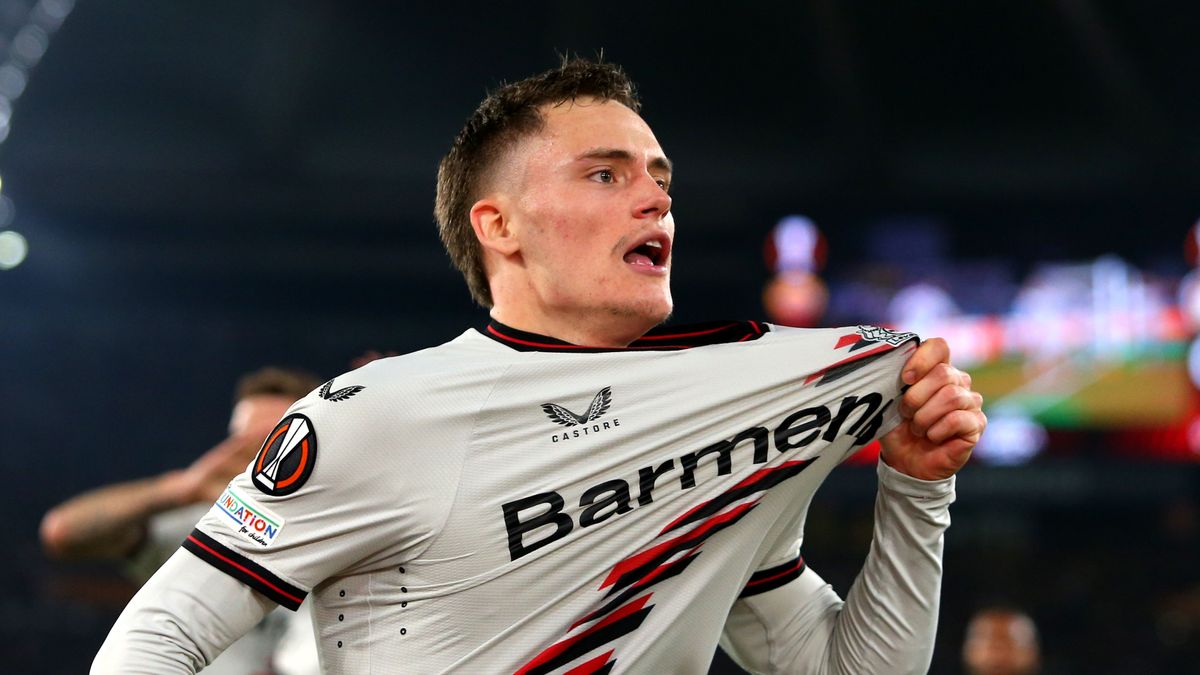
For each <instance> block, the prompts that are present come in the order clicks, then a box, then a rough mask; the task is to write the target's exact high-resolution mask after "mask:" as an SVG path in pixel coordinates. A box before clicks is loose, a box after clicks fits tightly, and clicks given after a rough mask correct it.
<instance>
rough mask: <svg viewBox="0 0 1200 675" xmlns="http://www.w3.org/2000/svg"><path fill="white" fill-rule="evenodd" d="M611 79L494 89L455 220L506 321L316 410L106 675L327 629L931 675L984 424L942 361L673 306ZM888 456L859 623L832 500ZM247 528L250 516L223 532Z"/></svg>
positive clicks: (570, 76)
mask: <svg viewBox="0 0 1200 675" xmlns="http://www.w3.org/2000/svg"><path fill="white" fill-rule="evenodd" d="M638 108H639V105H638V101H637V99H636V97H635V96H634V94H633V88H632V85H631V84H630V82H629V80H628V79H627V78H626V77H625V76H624V74H623V73H622V72H621V71H620V69H619V68H617V67H615V66H613V65H607V64H597V63H592V62H588V61H583V60H572V61H568V62H566V63H564V64H563V65H562V66H561V67H559V68H557V69H554V70H551V71H549V72H546V73H542V74H540V75H537V76H534V77H531V78H528V79H526V80H522V81H520V82H516V83H513V84H509V85H506V86H503V87H501V88H500V89H499V90H497V91H496V92H495V93H493V94H492V95H490V96H489V97H488V98H487V99H486V100H485V101H484V102H483V103H482V104H481V105H480V107H479V108H478V110H476V111H475V113H474V114H473V115H472V116H471V118H470V119H469V120H468V121H467V123H466V126H465V127H464V128H463V130H462V132H461V133H460V134H459V135H458V137H457V138H456V139H455V141H454V143H453V146H452V147H451V149H450V152H449V153H448V154H447V156H446V157H445V158H444V159H443V161H442V164H441V167H440V170H439V175H438V192H437V201H436V208H435V211H436V216H437V219H438V225H439V228H440V231H441V235H442V238H443V242H444V243H445V245H446V248H447V250H448V252H449V253H450V256H451V259H452V260H453V261H454V263H455V264H456V265H457V266H458V267H459V269H460V270H461V271H462V272H463V274H464V276H465V277H466V279H467V284H468V287H469V288H470V290H471V293H472V295H473V296H474V297H475V299H476V300H477V301H478V302H479V303H480V304H481V305H483V306H485V307H489V308H490V310H491V319H492V320H491V323H490V324H488V325H487V326H486V327H485V328H483V329H480V330H475V329H470V330H467V331H466V332H464V333H463V334H462V335H460V336H459V337H458V338H456V339H454V340H452V341H450V342H448V343H445V344H443V345H440V346H438V347H434V348H432V349H426V350H423V351H418V352H415V353H412V354H407V355H404V356H400V357H395V358H388V359H381V360H378V361H375V362H373V363H371V364H369V365H367V366H365V367H363V368H361V369H358V370H355V371H352V372H351V373H348V374H346V375H343V376H340V377H338V378H336V379H335V380H334V382H333V384H332V385H330V386H328V387H325V388H324V389H326V391H324V392H316V393H314V394H311V395H309V396H307V397H306V398H304V399H302V400H301V401H299V402H297V403H296V405H295V406H293V407H292V409H291V410H290V411H289V412H288V414H287V415H286V416H285V417H284V419H283V420H282V421H281V422H280V424H279V425H278V426H277V427H276V429H275V430H274V431H273V432H272V433H271V435H270V436H269V437H268V439H267V442H266V443H265V444H264V446H263V448H262V450H260V452H259V454H258V456H257V457H256V458H255V459H254V461H253V462H252V463H251V466H250V467H249V468H248V470H247V471H246V472H244V473H242V474H240V475H239V476H237V477H236V478H234V480H233V481H232V482H231V483H230V486H229V487H228V488H227V490H226V491H225V493H223V494H222V496H221V497H219V498H218V500H217V503H216V505H214V507H213V509H212V510H211V511H210V512H209V514H208V515H207V516H205V517H204V519H202V520H201V521H200V523H199V524H198V525H197V527H196V529H195V531H193V533H192V534H191V535H190V536H189V537H188V540H187V541H186V543H185V544H184V550H182V551H180V552H178V553H176V554H175V556H173V557H172V558H171V560H169V561H168V562H167V564H166V565H165V566H164V567H163V568H162V569H161V570H160V572H159V573H158V574H157V575H156V576H155V578H154V579H152V580H151V582H150V583H149V584H147V585H146V586H145V587H144V588H143V590H142V591H141V592H140V593H139V594H138V596H137V597H136V598H134V600H133V601H131V603H130V605H129V606H128V607H127V608H126V610H125V612H124V613H123V614H122V616H121V618H120V619H119V620H118V621H117V623H116V625H115V626H114V627H113V630H112V632H111V634H110V635H109V638H108V640H107V641H106V642H105V645H104V646H103V647H102V649H101V651H100V653H99V654H98V655H97V658H96V661H95V666H94V670H95V671H96V672H117V671H119V672H155V673H167V672H191V671H193V670H195V669H197V668H199V667H201V666H202V665H203V664H204V663H205V662H206V661H207V660H209V659H211V658H212V656H213V655H215V654H216V653H218V652H219V651H220V650H221V649H222V647H223V646H224V645H225V644H227V643H228V642H229V641H231V640H233V639H234V638H235V637H236V636H237V635H239V634H240V633H242V632H243V631H245V630H246V629H247V628H248V627H249V626H251V625H253V624H254V622H255V621H257V620H258V619H259V617H261V616H262V615H263V614H264V613H265V612H267V611H269V610H270V609H271V608H272V607H274V606H275V605H276V604H280V605H284V606H286V607H295V606H297V605H298V604H299V603H300V602H301V601H302V600H304V598H305V597H309V596H311V599H310V602H314V601H315V602H314V610H313V611H314V617H315V623H316V626H317V632H318V641H319V649H320V653H321V660H322V666H323V667H324V668H325V669H326V670H328V671H331V672H338V673H344V672H345V673H357V672H409V673H442V672H456V673H457V672H462V673H503V672H510V673H511V672H517V673H572V674H575V675H581V674H585V673H607V672H639V673H696V672H704V671H705V670H706V669H707V668H708V664H709V662H710V660H711V658H712V655H713V652H714V648H715V647H716V645H717V643H718V641H719V642H720V643H721V644H722V645H724V646H725V647H726V649H727V650H728V651H729V652H730V653H731V654H732V655H733V656H734V658H735V659H737V660H738V661H739V662H740V663H741V664H743V665H744V666H745V667H747V668H748V669H750V670H753V671H756V672H803V673H856V674H861V673H908V672H921V671H924V670H925V669H926V668H927V667H928V663H929V659H930V656H931V651H932V643H933V636H934V630H935V627H936V622H937V610H938V593H939V584H940V578H941V550H942V536H943V531H944V530H945V528H946V527H947V526H948V524H949V515H948V505H949V503H950V502H951V501H952V499H953V496H954V479H953V476H954V474H955V473H956V472H957V470H958V469H959V468H960V467H961V466H962V465H963V463H965V462H966V460H967V457H968V455H969V453H970V450H971V448H972V447H973V446H974V444H975V443H976V442H977V441H978V439H979V436H980V434H981V433H982V431H983V428H984V425H985V419H984V416H983V413H982V412H981V409H980V406H981V399H980V397H979V396H978V394H976V393H974V392H972V391H971V389H970V379H969V378H968V377H967V376H966V375H965V374H964V373H961V372H960V371H958V370H956V369H955V368H953V367H952V366H950V365H949V353H948V350H947V348H946V344H945V342H943V341H941V340H936V339H935V340H929V341H926V342H925V343H923V344H921V345H920V346H919V347H918V346H917V339H916V337H915V336H914V335H911V334H906V333H894V332H891V331H887V330H883V329H878V328H871V327H855V328H846V329H828V330H798V329H787V328H781V327H776V326H770V325H766V324H762V323H758V322H755V321H742V322H737V321H728V322H723V321H718V322H711V323H708V324H703V325H699V326H690V327H682V328H681V327H675V328H659V329H654V328H653V327H654V326H656V325H657V324H659V323H660V322H662V321H663V320H664V319H665V318H666V317H667V315H668V314H669V313H670V311H671V306H672V305H671V292H670V284H669V279H670V271H671V249H672V246H673V244H674V237H675V224H674V221H673V218H672V215H671V196H670V183H671V175H672V164H671V162H670V161H669V160H668V159H667V157H666V155H665V153H664V152H663V150H662V148H661V147H660V146H659V143H658V141H657V140H656V139H655V137H654V134H653V133H652V132H651V130H650V128H649V126H648V125H647V124H646V122H645V121H644V120H643V119H642V118H641V117H640V116H639V114H638ZM880 436H882V438H883V452H882V458H883V460H882V461H881V463H880V464H879V477H880V487H879V495H878V499H877V503H876V522H875V533H874V538H873V541H872V546H871V550H870V553H869V554H868V556H867V559H866V561H865V563H864V566H863V570H862V572H861V574H860V575H859V578H858V579H857V580H856V582H855V583H854V585H853V587H852V588H851V589H850V591H849V594H848V596H847V598H846V599H845V600H844V601H843V600H842V599H840V598H839V597H838V596H837V595H836V594H835V593H834V592H833V590H832V589H831V588H830V587H829V586H828V585H826V584H825V583H824V582H823V581H822V580H821V578H820V577H819V576H817V574H816V572H814V571H813V570H811V569H807V567H806V565H805V563H804V560H803V558H802V557H801V555H800V544H801V537H802V531H803V526H804V519H805V514H806V511H807V507H808V504H809V502H810V500H811V498H812V494H813V492H814V490H815V489H816V488H817V487H818V486H819V485H820V483H821V482H822V480H823V479H824V477H825V476H826V475H828V473H829V472H830V471H831V470H832V469H833V468H834V467H835V466H836V465H837V464H838V463H839V462H841V461H842V460H843V459H844V458H845V457H847V456H848V455H849V454H851V453H852V452H854V450H855V449H857V448H858V447H859V446H861V445H863V444H866V443H868V442H870V441H871V440H873V439H875V438H878V437H880ZM235 513H236V514H239V515H237V516H234V515H233V514H235Z"/></svg>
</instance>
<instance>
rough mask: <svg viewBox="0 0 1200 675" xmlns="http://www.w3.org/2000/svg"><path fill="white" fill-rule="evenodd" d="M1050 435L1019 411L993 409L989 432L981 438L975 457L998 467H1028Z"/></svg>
mask: <svg viewBox="0 0 1200 675" xmlns="http://www.w3.org/2000/svg"><path fill="white" fill-rule="evenodd" d="M1049 440H1050V435H1049V434H1048V433H1047V432H1046V429H1045V428H1044V427H1043V426H1042V425H1040V424H1038V423H1037V422H1036V421H1034V419H1033V418H1032V417H1029V416H1028V415H1024V414H1022V413H1021V412H1020V411H1004V410H999V411H997V410H993V411H991V412H990V413H989V416H988V429H987V433H986V434H984V435H983V437H982V438H980V439H979V445H977V446H976V447H975V450H974V452H972V457H974V458H975V459H977V460H979V461H982V462H984V463H985V464H994V465H999V466H1016V465H1019V464H1025V463H1027V462H1029V460H1031V459H1033V458H1034V457H1036V456H1037V455H1038V453H1040V452H1041V451H1042V450H1043V449H1045V447H1046V444H1047V442H1049Z"/></svg>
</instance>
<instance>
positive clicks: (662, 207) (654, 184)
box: [635, 173, 671, 218]
mask: <svg viewBox="0 0 1200 675" xmlns="http://www.w3.org/2000/svg"><path fill="white" fill-rule="evenodd" d="M635 211H636V214H635V215H637V217H639V218H663V217H665V216H666V215H667V214H668V213H670V211H671V195H669V194H667V191H666V190H664V189H662V186H660V185H659V184H658V179H657V178H655V177H654V176H652V175H650V174H649V173H643V174H642V175H641V176H639V178H638V200H637V206H636V208H635Z"/></svg>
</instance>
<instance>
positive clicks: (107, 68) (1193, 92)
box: [0, 0, 1200, 673]
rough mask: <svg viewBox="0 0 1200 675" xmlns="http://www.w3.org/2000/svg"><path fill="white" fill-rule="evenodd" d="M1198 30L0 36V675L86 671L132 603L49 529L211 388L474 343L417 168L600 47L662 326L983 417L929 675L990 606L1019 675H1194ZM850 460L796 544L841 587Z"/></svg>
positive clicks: (450, 11) (427, 174) (449, 19)
mask: <svg viewBox="0 0 1200 675" xmlns="http://www.w3.org/2000/svg"><path fill="white" fill-rule="evenodd" d="M518 7H519V8H518ZM1198 29H1200V10H1198V8H1197V6H1196V5H1195V4H1194V3H1188V2H1177V3H1171V2H1164V3H1138V2H1108V1H1100V0H1056V1H1055V0H1044V1H1039V2H1033V1H1009V2H973V3H960V2H919V3H918V2H886V3H885V2H863V3H843V2H837V1H836V0H803V1H801V2H794V3H788V4H786V5H779V6H775V5H768V4H765V3H764V4H761V5H754V6H743V7H738V8H737V9H734V8H733V6H732V5H725V6H722V7H720V8H718V7H715V6H714V7H708V6H706V5H700V4H695V3H690V4H689V3H681V4H678V5H672V4H669V3H647V4H644V5H613V4H576V3H539V2H528V3H521V4H520V5H519V6H517V5H513V6H511V7H506V6H502V3H486V4H483V3H480V4H466V5H458V4H454V3H440V4H436V5H433V4H431V5H429V6H410V5H407V4H406V5H405V6H403V7H402V6H401V4H400V3H378V4H375V3H336V2H332V1H329V2H315V1H314V2H299V1H294V2H285V1H283V0H259V1H257V2H226V1H224V0H220V1H218V0H210V1H209V2H205V3H163V2H151V1H150V0H143V1H140V2H138V1H112V2H94V1H92V2H89V1H85V0H79V1H78V2H74V1H72V0H38V1H35V0H0V139H2V143H0V179H2V183H0V368H2V376H0V468H2V470H3V472H4V475H7V476H8V479H7V480H6V488H5V489H4V490H3V502H2V504H0V505H2V507H3V510H4V513H6V514H7V515H6V517H5V521H6V523H5V531H6V532H7V533H8V535H7V537H6V538H7V540H8V542H9V543H8V545H7V549H6V555H4V556H3V558H2V559H0V571H2V578H4V579H7V583H6V588H7V590H6V591H5V592H4V593H3V594H2V596H0V630H2V631H3V634H4V635H6V636H8V638H7V639H6V640H4V642H3V644H2V645H0V670H4V671H5V672H45V673H76V672H83V671H84V670H85V669H86V668H87V665H88V664H89V663H90V660H91V657H92V655H93V654H94V651H95V649H96V648H97V647H98V646H99V644H100V642H101V641H102V640H103V637H104V635H105V634H106V633H107V630H108V628H109V626H110V625H111V623H112V621H113V620H114V619H115V617H116V615H117V614H118V613H119V611H120V609H121V607H122V606H123V604H124V602H125V600H126V599H127V598H128V597H129V594H130V593H131V588H130V587H129V586H128V584H127V583H126V582H123V581H121V580H120V578H119V577H118V575H116V574H115V572H114V571H113V570H112V569H111V568H110V567H108V566H104V565H84V564H67V563H59V562H53V561H50V560H48V559H47V558H46V557H45V555H44V554H43V553H42V551H41V548H40V546H39V544H38V540H37V526H38V521H39V519H40V518H41V515H42V513H44V512H45V511H46V509H48V508H49V507H51V506H52V505H54V504H56V503H58V502H60V501H62V500H64V499H66V498H67V497H70V496H71V495H73V494H76V493H78V492H80V491H82V490H85V489H88V488H91V487H95V486H97V485H101V484H105V483H111V482H114V481H120V480H127V479H130V478H134V477H138V476H145V475H150V474H154V473H157V472H161V471H164V470H167V469H170V468H174V467H180V466H185V465H187V464H188V463H189V462H190V461H192V460H193V459H194V458H195V457H196V456H197V455H198V454H199V453H200V452H202V451H203V450H205V449H206V448H208V447H210V446H212V445H213V444H214V443H216V442H217V441H219V440H220V439H221V438H222V437H223V435H224V431H223V430H224V428H225V425H226V420H227V417H228V414H229V407H230V403H231V398H230V397H231V393H232V387H233V383H234V381H235V380H236V378H237V377H238V375H240V374H242V373H243V372H246V371H248V370H251V369H253V368H256V367H258V366H261V365H264V364H280V365H288V366H298V367H302V368H305V369H308V370H311V371H314V372H317V373H319V374H321V375H323V376H324V377H332V376H333V375H335V374H337V373H339V372H342V371H344V370H346V369H347V368H348V367H349V365H348V364H349V362H350V360H351V359H352V358H354V357H355V356H357V355H359V354H361V353H362V352H364V351H365V350H368V349H377V350H395V351H399V352H405V351H409V350H414V349H417V348H421V347H425V346H430V345H434V344H437V343H439V342H442V341H445V340H447V339H450V338H452V337H454V336H456V335H458V334H459V333H460V332H462V330H464V329H465V328H466V327H469V326H480V325H482V324H483V323H484V322H485V321H486V314H485V313H484V312H483V311H481V310H479V309H478V308H476V307H474V306H473V305H472V303H471V302H470V299H469V297H468V294H467V291H466V288H465V285H464V283H463V282H462V280H461V278H460V277H459V275H458V274H457V273H456V272H455V271H453V270H452V268H451V267H450V264H449V262H448V260H447V258H446V257H445V255H444V253H443V252H442V250H441V247H440V244H439V242H438V239H437V235H436V231H435V227H434V224H433V220H432V216H431V211H432V204H433V195H434V178H435V173H436V166H437V162H438V160H439V159H440V157H441V155H442V153H444V152H445V150H446V149H447V148H448V147H449V143H450V141H451V139H452V138H453V136H454V134H455V133H456V132H457V130H458V129H459V128H460V126H461V124H462V122H463V121H464V120H465V119H466V117H467V116H468V115H469V114H470V112H471V111H472V110H473V108H474V106H475V105H476V104H477V103H478V101H479V100H480V99H481V97H482V96H483V94H484V92H485V91H486V90H487V89H489V88H493V87H495V86H496V85H497V84H499V83H500V82H501V81H504V80H513V79H518V78H520V77H523V76H525V75H528V74H532V73H534V72H538V71H541V70H544V69H546V68H548V67H551V66H553V65H555V63H556V61H557V56H556V54H557V53H560V52H576V53H579V54H582V55H585V56H592V55H595V54H596V53H597V52H598V51H599V50H601V49H602V50H603V54H604V57H605V58H606V59H607V60H611V61H614V62H617V63H620V64H622V65H623V66H624V67H625V68H626V70H627V71H628V72H629V73H630V75H631V76H632V77H633V78H634V80H635V81H636V82H638V84H639V85H640V87H641V93H642V97H643V101H644V116H645V118H646V119H647V120H648V121H649V123H650V124H651V126H652V127H653V128H654V130H655V132H656V134H657V136H658V138H659V141H660V142H661V143H662V145H663V147H664V148H665V149H666V151H667V153H668V154H669V155H670V156H671V157H672V158H673V160H674V161H675V164H676V178H675V181H674V186H673V189H672V192H673V195H674V197H675V207H674V208H675V213H676V222H677V224H678V234H677V236H678V241H677V244H676V254H675V260H676V264H677V267H676V268H675V270H674V288H675V297H676V306H677V311H676V316H675V319H674V320H676V321H681V322H687V321H698V320H704V319H709V318H721V317H735V318H743V317H744V318H769V319H771V320H774V321H777V322H780V323H791V324H796V325H843V324H854V323H859V322H870V323H881V324H885V325H889V326H894V327H898V328H903V329H906V330H917V331H919V332H921V333H922V334H923V335H935V334H936V335H943V336H945V337H947V338H948V339H949V340H950V342H951V345H952V347H953V349H954V351H955V353H956V355H957V364H958V365H959V366H960V367H967V368H969V369H970V370H971V371H972V372H973V374H974V375H975V378H976V379H975V381H976V386H977V388H978V389H980V390H981V391H983V392H984V394H985V395H986V396H987V412H988V414H989V417H990V419H991V428H990V429H989V431H988V434H987V436H986V439H985V440H986V442H985V443H984V444H983V445H982V446H981V447H980V448H979V449H978V452H977V454H976V457H975V459H973V461H972V463H971V464H970V465H969V466H968V467H967V468H966V469H965V470H964V471H963V472H962V474H961V475H960V478H959V498H958V503H957V504H956V506H955V507H954V510H953V516H954V525H953V527H952V528H951V530H950V531H949V533H948V535H947V540H946V541H947V545H946V559H945V568H946V575H945V583H944V595H943V599H942V604H943V610H942V617H941V623H940V628H939V635H938V646H937V652H936V654H935V657H934V665H933V670H932V672H934V673H957V672H961V671H962V665H961V653H962V644H963V640H964V635H965V632H966V624H967V618H968V617H969V616H970V615H971V614H972V612H973V611H974V610H975V609H977V608H978V607H981V606H984V605H986V604H989V603H994V602H1002V603H1005V604H1008V605H1012V606H1016V607H1019V608H1021V609H1023V610H1025V611H1026V612H1028V614H1029V615H1030V616H1031V617H1032V618H1033V620H1034V621H1035V623H1036V624H1037V626H1038V630H1039V632H1040V635H1041V641H1042V662H1043V672H1045V673H1085V672H1086V673H1096V672H1104V673H1184V672H1200V671H1197V666H1196V664H1197V663H1200V575H1198V574H1197V571H1196V570H1197V568H1198V565H1200V555H1198V551H1200V544H1198V531H1200V512H1198V510H1197V508H1198V507H1197V487H1198V482H1200V423H1198V421H1200V395H1198V389H1197V382H1198V381H1200V349H1198V348H1196V347H1195V346H1194V344H1195V343H1194V342H1193V338H1194V337H1195V334H1196V328H1197V326H1198V325H1200V273H1197V272H1196V271H1194V266H1195V265H1196V264H1197V251H1198V250H1200V247H1198V245H1197V242H1200V233H1198V232H1197V230H1196V226H1197V224H1198V221H1200V95H1198V94H1197V83H1198V81H1200V40H1197V35H1198V34H1200V30H1198ZM872 461H873V460H872V459H871V458H870V457H869V456H866V457H856V458H855V460H854V462H852V464H854V465H853V466H850V467H847V468H844V469H842V470H840V471H838V472H835V473H834V475H833V476H832V477H831V479H830V480H829V482H828V483H827V484H826V486H825V487H824V488H823V489H822V491H821V492H820V493H819V494H818V497H817V500H816V502H815V503H814V506H813V508H812V511H811V513H812V514H813V515H812V516H811V517H810V520H809V533H808V537H807V539H806V542H805V557H806V559H807V560H808V562H809V564H811V565H812V566H813V568H815V569H816V570H818V571H819V572H820V573H821V574H822V575H823V576H824V577H825V578H826V579H827V580H828V581H830V582H831V583H833V584H834V586H835V588H837V589H838V590H839V591H840V592H842V593H845V592H846V590H847V589H848V587H849V585H850V583H851V582H852V581H853V579H854V576H855V574H856V573H857V571H858V569H859V566H860V564H861V561H862V558H863V556H864V555H865V553H866V548H867V542H868V541H869V538H870V523H871V507H872V500H873V495H874V489H875V488H874V477H873V470H872V469H871V468H870V466H869V465H870V464H871V463H872ZM732 668H733V667H732V666H731V665H729V663H728V661H726V660H725V659H724V657H720V656H719V657H718V660H717V661H716V662H715V664H714V672H737V671H735V670H733V669H732Z"/></svg>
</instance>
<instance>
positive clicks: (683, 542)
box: [608, 504, 758, 595]
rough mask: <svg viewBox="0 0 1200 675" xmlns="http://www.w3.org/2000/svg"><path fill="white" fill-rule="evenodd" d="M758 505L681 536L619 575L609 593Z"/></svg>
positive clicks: (619, 588) (636, 580) (635, 581)
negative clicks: (705, 529) (706, 527)
mask: <svg viewBox="0 0 1200 675" xmlns="http://www.w3.org/2000/svg"><path fill="white" fill-rule="evenodd" d="M756 506H758V504H750V505H749V506H748V507H747V508H746V510H744V511H742V512H741V513H739V514H737V515H736V516H734V517H733V518H730V519H729V520H726V521H724V522H722V523H718V524H716V525H714V526H713V527H711V528H709V529H708V530H707V531H705V532H704V533H703V534H701V535H699V536H693V535H694V532H693V533H688V534H686V535H684V536H683V537H681V538H680V540H679V541H677V542H675V543H674V544H672V545H671V546H668V547H667V548H665V549H663V550H662V551H661V552H660V553H659V554H658V555H656V556H654V557H653V558H650V559H649V560H647V561H646V562H644V563H642V564H641V565H638V566H637V567H635V568H633V569H631V570H629V571H628V572H626V573H624V574H622V575H621V576H620V577H618V578H617V580H616V582H615V583H613V587H612V588H611V589H609V591H608V595H612V594H614V593H616V592H617V591H620V590H621V589H622V588H625V587H626V586H629V585H632V584H635V583H637V582H639V581H641V580H642V579H643V578H644V577H645V576H646V575H648V574H650V573H651V572H653V571H654V568H656V567H658V566H659V565H661V564H663V562H664V561H666V560H668V559H670V558H671V556H673V555H675V554H676V553H679V552H680V551H684V550H687V549H689V548H695V547H697V546H699V545H700V544H701V543H703V542H705V541H707V540H708V538H709V537H711V536H713V535H714V534H716V533H718V532H720V531H721V530H724V529H725V528H727V527H729V526H731V525H733V524H734V523H736V522H738V521H739V520H741V519H742V518H745V517H746V514H748V513H750V512H751V511H753V510H754V508H755V507H756ZM701 527H703V526H701Z"/></svg>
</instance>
